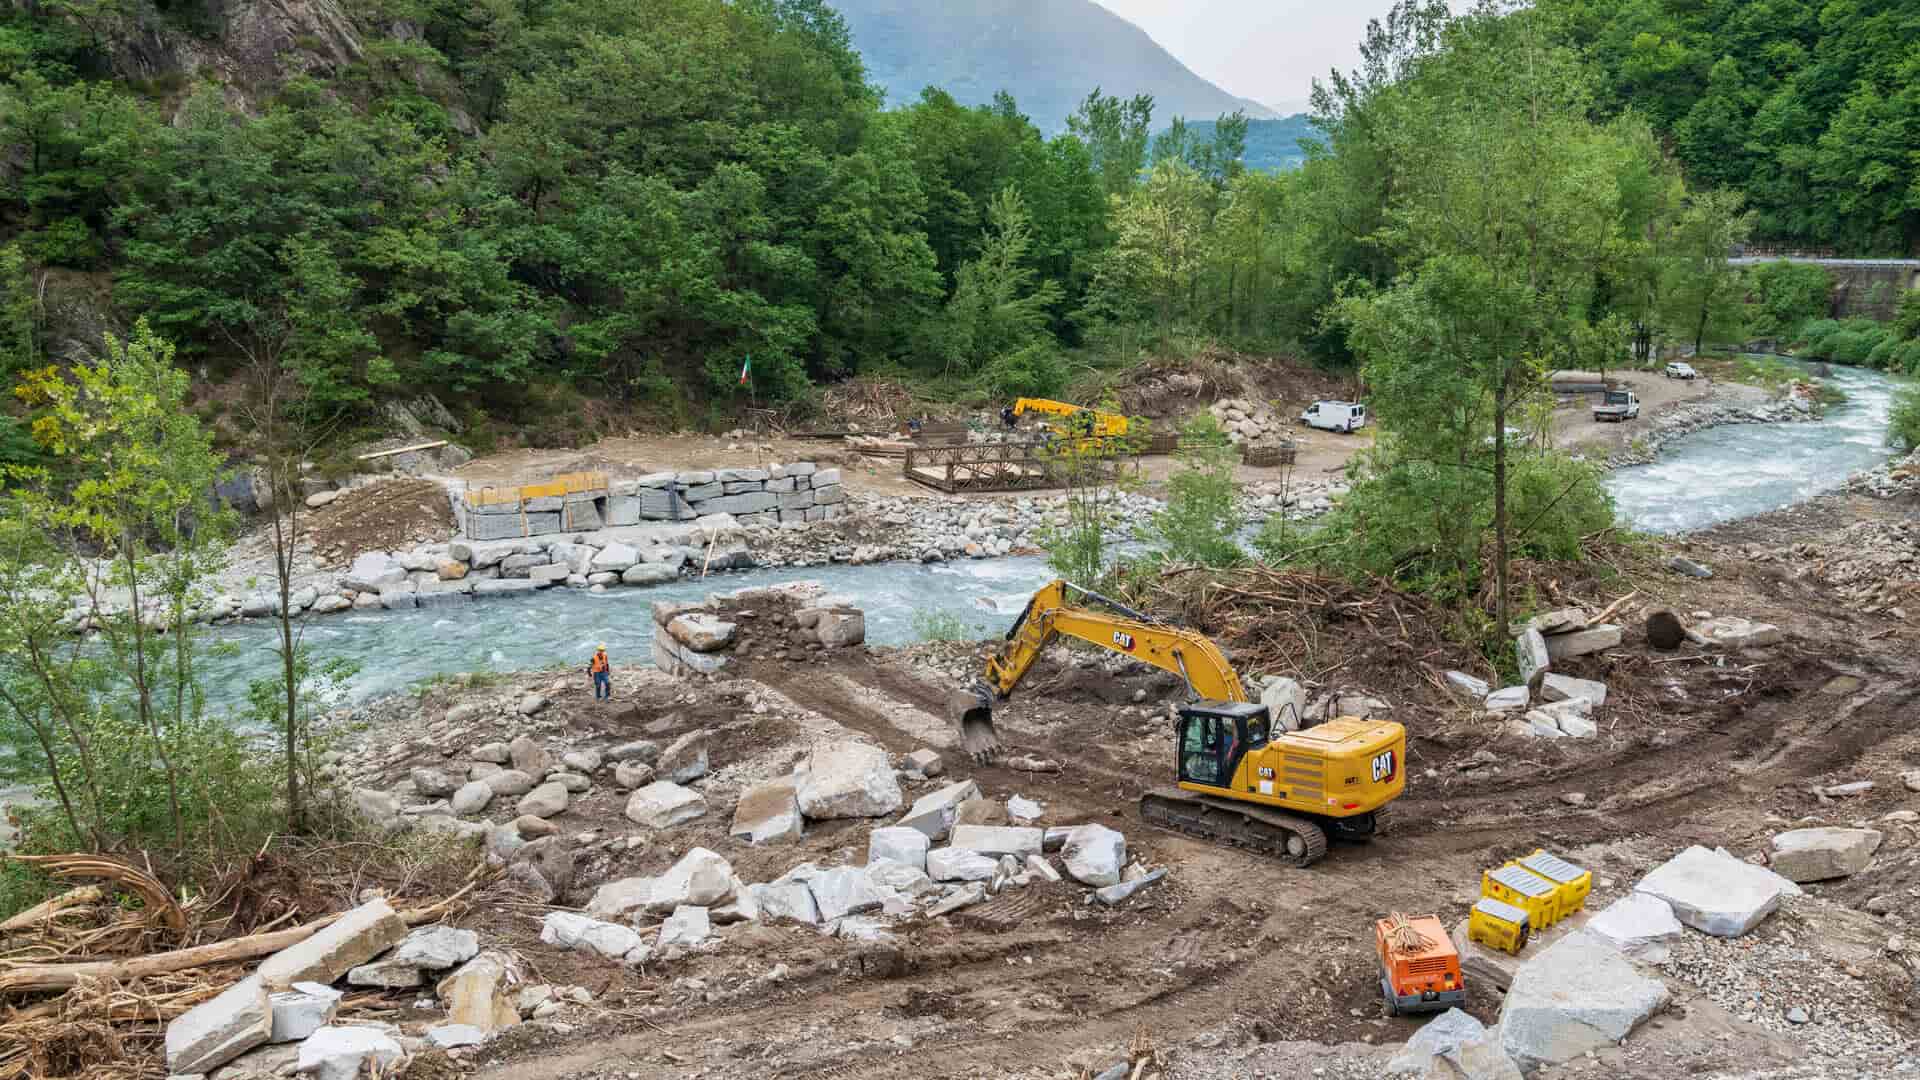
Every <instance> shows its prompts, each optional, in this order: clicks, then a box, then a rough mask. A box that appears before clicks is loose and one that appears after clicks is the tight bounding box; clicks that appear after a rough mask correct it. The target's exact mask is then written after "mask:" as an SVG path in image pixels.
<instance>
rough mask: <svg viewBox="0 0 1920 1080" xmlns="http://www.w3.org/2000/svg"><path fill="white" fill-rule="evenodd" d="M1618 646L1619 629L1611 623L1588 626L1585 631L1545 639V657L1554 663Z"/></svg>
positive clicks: (1555, 635) (1554, 635)
mask: <svg viewBox="0 0 1920 1080" xmlns="http://www.w3.org/2000/svg"><path fill="white" fill-rule="evenodd" d="M1619 644H1620V628H1619V627H1618V626H1615V625H1614V624H1612V623H1602V624H1600V625H1599V626H1589V627H1587V628H1586V629H1585V630H1576V631H1574V632H1573V633H1571V634H1553V635H1550V636H1548V638H1547V655H1548V656H1549V657H1551V658H1552V659H1553V660H1554V662H1555V663H1558V662H1559V661H1561V660H1569V659H1572V658H1573V657H1576V656H1586V655H1587V654H1589V653H1597V652H1599V651H1601V650H1602V649H1611V648H1614V647H1616V646H1618V645H1619Z"/></svg>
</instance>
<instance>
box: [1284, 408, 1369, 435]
mask: <svg viewBox="0 0 1920 1080" xmlns="http://www.w3.org/2000/svg"><path fill="white" fill-rule="evenodd" d="M1300 422H1301V423H1303V424H1305V425H1307V426H1308V427H1317V428H1319V429H1320V430H1322V431H1346V432H1353V431H1358V430H1360V429H1361V428H1363V427H1366V426H1367V407H1366V406H1365V405H1362V404H1360V403H1358V402H1354V401H1316V402H1314V403H1313V404H1312V405H1309V406H1308V407H1307V411H1306V412H1303V413H1301V414H1300Z"/></svg>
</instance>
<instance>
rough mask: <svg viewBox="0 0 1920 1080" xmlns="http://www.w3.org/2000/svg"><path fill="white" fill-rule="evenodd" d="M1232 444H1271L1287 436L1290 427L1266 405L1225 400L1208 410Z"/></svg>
mask: <svg viewBox="0 0 1920 1080" xmlns="http://www.w3.org/2000/svg"><path fill="white" fill-rule="evenodd" d="M1207 411H1208V412H1209V413H1211V414H1212V415H1213V418H1214V419H1215V420H1217V421H1219V423H1220V427H1221V428H1222V429H1223V430H1225V431H1226V433H1227V438H1229V439H1232V440H1233V441H1234V442H1235V443H1259V442H1274V441H1278V440H1280V439H1283V438H1285V437H1286V436H1287V432H1288V431H1289V429H1290V428H1291V425H1290V424H1289V423H1288V422H1287V421H1286V420H1284V419H1282V418H1281V417H1280V416H1279V415H1278V414H1277V413H1275V412H1274V411H1273V408H1272V406H1270V405H1268V404H1267V403H1265V402H1260V401H1250V400H1248V399H1246V398H1226V399H1225V400H1222V401H1216V402H1214V403H1213V404H1212V405H1211V406H1209V407H1208V408H1207Z"/></svg>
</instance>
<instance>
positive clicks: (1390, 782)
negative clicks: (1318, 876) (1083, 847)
mask: <svg viewBox="0 0 1920 1080" xmlns="http://www.w3.org/2000/svg"><path fill="white" fill-rule="evenodd" d="M1070 599H1076V600H1080V601H1083V602H1082V603H1079V604H1075V603H1070V602H1069V601H1070ZM1087 601H1090V602H1092V603H1094V604H1097V605H1100V607H1102V608H1105V609H1106V610H1095V609H1093V608H1090V607H1087V606H1085V603H1084V602H1087ZM1058 637H1070V638H1078V639H1079V640H1081V641H1085V642H1089V643H1091V644H1094V645H1098V646H1100V647H1101V648H1103V649H1111V650H1113V651H1114V652H1117V653H1122V654H1124V655H1126V656H1130V657H1133V658H1134V659H1136V660H1139V661H1141V662H1142V663H1147V664H1152V665H1153V666H1154V667H1157V668H1160V669H1162V670H1165V671H1171V672H1173V673H1175V674H1177V675H1179V676H1180V677H1181V678H1182V679H1184V680H1186V683H1187V689H1188V693H1189V696H1190V697H1191V698H1192V699H1194V700H1191V701H1189V702H1188V703H1187V704H1185V705H1182V706H1181V707H1180V709H1179V714H1178V715H1179V719H1178V722H1177V726H1176V728H1175V730H1174V754H1175V756H1176V759H1177V760H1176V763H1175V766H1176V770H1177V775H1178V783H1177V785H1176V786H1174V787H1167V788H1161V789H1159V790H1156V791H1150V792H1148V793H1147V794H1145V795H1142V796H1141V797H1140V816H1141V818H1142V819H1144V820H1145V821H1147V822H1149V823H1151V824H1154V825H1159V826H1162V827H1164V828H1169V829H1173V830H1175V831H1177V832H1184V833H1190V834H1193V835H1196V836H1201V837H1205V838H1208V839H1212V840H1219V841H1223V842H1225V843H1229V844H1234V845H1237V846H1240V847H1247V848H1253V849H1256V850H1259V851H1262V852H1265V853H1266V854H1269V855H1273V856H1275V857H1277V858H1279V859H1282V860H1284V861H1286V862H1289V863H1292V864H1293V865H1295V866H1306V865H1308V864H1310V863H1312V862H1313V861H1315V860H1316V859H1318V858H1320V857H1321V856H1322V855H1325V854H1326V851H1327V838H1328V837H1329V836H1332V837H1335V838H1337V839H1342V840H1365V839H1369V838H1371V837H1373V836H1375V835H1377V834H1379V833H1381V832H1384V831H1385V826H1386V810H1387V804H1388V803H1390V802H1392V801H1393V800H1394V799H1396V798H1399V797H1400V793H1401V792H1403V791H1405V790H1406V777H1405V775H1404V767H1405V764H1406V754H1407V732H1406V729H1405V728H1403V727H1401V726H1400V725H1399V724H1396V723H1392V722H1390V721H1385V720H1361V719H1357V718H1354V717H1344V716H1343V717H1340V718H1338V719H1334V720H1328V721H1326V722H1324V723H1320V724H1316V725H1313V726H1304V725H1303V722H1302V718H1301V717H1298V716H1292V715H1289V716H1283V717H1272V716H1269V715H1268V714H1267V707H1266V706H1265V705H1262V704H1260V703H1258V702H1253V701H1248V700H1247V692H1246V689H1245V688H1244V687H1242V686H1241V684H1240V676H1239V675H1238V674H1237V673H1235V672H1234V670H1233V666H1232V665H1231V664H1229V663H1228V662H1227V658H1226V656H1225V655H1223V654H1222V653H1221V652H1220V648H1219V646H1217V645H1215V644H1214V643H1213V642H1212V641H1211V640H1210V639H1208V638H1207V637H1206V635H1204V634H1200V633H1196V632H1195V631H1192V630H1188V629H1184V628H1182V627H1177V626H1171V625H1168V624H1167V623H1164V622H1160V621H1158V620H1155V619H1153V618H1151V617H1149V616H1147V615H1143V614H1141V613H1140V612H1138V611H1134V610H1132V609H1131V608H1128V607H1126V606H1125V605H1123V604H1120V603H1117V602H1115V601H1113V600H1109V599H1107V598H1106V597H1104V596H1101V595H1099V594H1098V593H1093V592H1088V591H1087V590H1085V589H1082V588H1080V587H1078V586H1076V585H1072V584H1070V583H1068V582H1065V581H1055V582H1053V583H1052V584H1050V585H1047V586H1046V587H1045V588H1042V589H1041V590H1040V591H1039V592H1037V593H1035V594H1034V595H1033V598H1032V599H1031V600H1029V601H1027V607H1026V610H1025V611H1023V612H1021V614H1020V618H1019V620H1018V621H1016V622H1015V623H1014V624H1013V628H1012V629H1011V630H1009V631H1007V637H1006V642H1005V644H1003V645H1001V646H1000V648H999V649H998V650H997V651H996V652H995V653H994V654H993V655H992V656H991V657H989V658H988V659H987V666H986V672H985V677H984V678H983V679H982V680H981V681H980V682H978V683H976V684H975V685H973V686H972V687H970V688H968V689H966V690H961V691H958V692H956V693H955V694H954V695H953V696H952V697H951V698H950V699H949V702H948V708H949V711H950V713H951V714H952V717H953V719H954V720H955V721H956V722H957V723H958V724H959V727H960V734H961V742H962V744H963V745H964V746H965V748H966V750H967V752H968V753H970V754H972V755H973V757H974V758H975V760H978V761H982V762H987V761H991V760H992V759H993V757H994V755H995V754H997V753H998V752H999V750H1000V738H999V734H998V732H997V731H996V730H995V728H994V725H993V702H994V699H995V698H1002V699H1004V698H1006V697H1007V696H1008V695H1010V694H1011V693H1013V690H1014V688H1015V687H1016V686H1018V685H1019V684H1020V680H1021V679H1022V678H1024V677H1025V676H1026V674H1027V672H1028V671H1029V670H1031V669H1032V668H1033V664H1034V661H1035V660H1037V659H1039V657H1040V654H1041V653H1043V652H1045V651H1046V648H1047V646H1048V645H1050V644H1051V643H1052V642H1053V641H1054V639H1056V638H1058ZM1288 712H1289V713H1291V712H1292V710H1291V709H1290V708H1289V710H1288Z"/></svg>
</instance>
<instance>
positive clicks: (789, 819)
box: [622, 765, 803, 844]
mask: <svg viewBox="0 0 1920 1080" xmlns="http://www.w3.org/2000/svg"><path fill="white" fill-rule="evenodd" d="M643 767H644V766H643ZM622 768H625V766H624V765H623V766H622ZM798 790H799V780H798V779H797V778H795V777H792V776H783V777H780V778H779V779H777V780H769V781H768V782H766V783H764V784H761V785H760V786H758V787H755V788H751V789H749V790H748V791H747V793H746V794H744V795H742V796H740V802H739V803H738V804H737V805H736V806H735V807H734V810H733V827H732V828H730V829H728V830H727V833H728V835H730V836H736V837H742V838H744V839H745V840H746V841H747V842H748V843H750V844H771V843H778V842H780V841H783V840H798V839H799V838H800V834H801V830H802V827H803V826H802V818H801V814H800V799H799V796H798V795H797V794H796V793H797V791H798Z"/></svg>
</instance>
